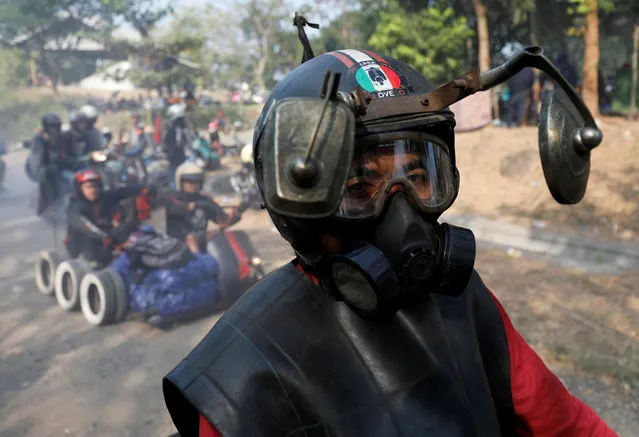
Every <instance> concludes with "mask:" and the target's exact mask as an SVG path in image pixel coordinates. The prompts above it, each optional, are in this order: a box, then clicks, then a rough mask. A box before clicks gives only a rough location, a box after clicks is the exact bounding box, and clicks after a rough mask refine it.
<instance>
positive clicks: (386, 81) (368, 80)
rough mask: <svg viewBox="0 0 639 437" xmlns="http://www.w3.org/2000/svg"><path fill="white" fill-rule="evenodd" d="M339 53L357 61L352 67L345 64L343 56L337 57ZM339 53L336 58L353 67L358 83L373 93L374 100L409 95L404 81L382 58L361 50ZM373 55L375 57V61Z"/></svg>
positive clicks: (341, 51) (340, 51)
mask: <svg viewBox="0 0 639 437" xmlns="http://www.w3.org/2000/svg"><path fill="white" fill-rule="evenodd" d="M337 53H339V54H341V55H342V56H343V55H347V56H348V57H349V58H350V59H352V60H353V61H355V62H354V63H351V65H352V67H351V65H348V63H346V62H344V60H343V59H342V56H337ZM337 53H336V57H338V59H340V60H342V62H344V63H345V64H346V65H347V67H351V71H353V72H354V74H355V80H356V81H357V83H358V84H359V85H360V86H361V87H362V88H363V89H365V90H366V91H368V92H369V93H371V94H372V95H373V97H374V98H378V99H383V98H386V97H396V96H403V95H406V94H408V90H407V89H406V88H404V87H403V86H402V79H401V77H400V76H399V74H397V72H396V71H395V69H394V68H393V67H391V66H390V65H389V64H388V63H386V62H384V59H383V58H382V57H381V56H377V55H376V54H374V53H371V54H370V55H369V54H368V53H366V52H363V51H360V50H339V52H337ZM371 55H375V56H374V57H375V59H373V57H371Z"/></svg>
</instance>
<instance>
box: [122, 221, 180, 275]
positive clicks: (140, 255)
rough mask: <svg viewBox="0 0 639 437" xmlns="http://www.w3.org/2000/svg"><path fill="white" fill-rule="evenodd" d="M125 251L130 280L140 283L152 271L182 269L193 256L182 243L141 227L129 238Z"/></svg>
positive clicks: (149, 227)
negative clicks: (128, 264) (127, 258)
mask: <svg viewBox="0 0 639 437" xmlns="http://www.w3.org/2000/svg"><path fill="white" fill-rule="evenodd" d="M125 251H126V254H127V256H128V257H129V261H130V270H131V273H133V272H137V273H136V274H132V280H133V281H134V282H136V283H137V282H140V281H141V280H142V279H143V278H144V276H145V275H146V274H147V273H148V272H149V271H152V270H171V269H178V268H180V267H184V266H185V265H187V264H188V263H189V262H190V261H192V260H193V254H192V253H191V251H190V250H189V248H188V247H187V246H186V244H184V243H183V242H182V241H180V240H178V239H177V238H173V237H169V236H168V235H163V234H159V233H157V232H155V230H154V229H153V228H152V227H151V226H143V227H142V228H140V230H139V231H136V232H134V233H133V234H131V236H130V237H129V240H128V241H127V243H126V245H125Z"/></svg>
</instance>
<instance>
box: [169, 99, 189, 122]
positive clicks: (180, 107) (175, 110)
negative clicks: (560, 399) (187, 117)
mask: <svg viewBox="0 0 639 437" xmlns="http://www.w3.org/2000/svg"><path fill="white" fill-rule="evenodd" d="M185 113H186V105H185V104H183V103H179V104H176V105H171V106H169V109H167V111H166V114H167V115H168V117H169V119H170V120H171V121H175V120H177V119H178V118H182V117H184V114H185Z"/></svg>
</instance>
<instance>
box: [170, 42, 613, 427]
mask: <svg viewBox="0 0 639 437" xmlns="http://www.w3.org/2000/svg"><path fill="white" fill-rule="evenodd" d="M308 58H310V59H309V60H307V61H306V62H304V63H303V64H302V65H301V66H299V67H298V68H296V69H295V70H294V71H293V72H291V73H289V74H288V75H287V76H286V77H285V78H284V79H283V80H282V81H281V82H280V83H279V84H278V86H277V87H276V88H275V89H274V90H273V92H272V94H271V96H270V97H269V100H268V101H267V102H266V104H265V107H264V110H263V112H262V115H261V117H260V119H259V120H258V122H257V126H256V128H255V133H254V157H255V158H254V163H255V168H256V176H257V180H258V184H259V186H260V190H261V192H262V196H263V198H264V200H265V203H266V205H267V210H268V212H269V214H270V216H271V218H272V220H273V222H274V224H275V226H276V227H277V229H278V230H279V232H280V234H281V235H282V237H284V238H285V239H286V240H287V241H288V242H289V243H290V244H291V246H292V247H293V249H294V250H295V253H296V255H297V257H296V259H295V260H294V261H292V262H291V263H290V264H288V265H285V266H283V267H281V268H280V269H278V270H277V271H275V272H274V273H272V274H270V275H269V276H267V277H266V278H265V279H263V280H262V281H261V282H260V283H258V284H257V285H256V286H255V287H254V288H253V289H252V290H251V291H249V292H248V293H247V295H246V296H244V297H243V298H242V299H240V301H238V302H237V303H236V304H235V305H234V306H233V307H232V308H231V309H230V310H229V311H228V312H227V313H226V314H225V315H224V316H223V317H222V318H221V319H220V320H219V321H218V322H217V323H216V325H215V326H214V327H213V329H212V330H211V331H210V332H209V334H208V335H207V336H206V337H205V338H204V340H203V341H202V342H201V343H200V344H199V345H198V346H197V347H196V349H195V350H194V351H193V352H191V354H190V355H188V356H187V358H186V359H185V360H183V361H182V363H180V364H179V365H178V366H177V367H176V368H175V369H174V370H173V371H172V372H171V373H170V374H169V375H168V376H167V377H166V378H165V379H164V384H163V388H164V395H165V400H166V404H167V407H168V409H169V412H170V413H171V416H172V419H173V421H174V423H175V425H176V427H177V429H178V431H179V433H180V435H181V436H183V437H188V436H224V437H232V436H264V437H267V436H268V437H270V436H278V437H279V436H320V435H321V436H349V437H350V436H353V437H355V436H357V437H359V436H367V437H371V436H384V437H389V436H420V437H423V436H447V437H453V436H459V437H461V436H491V437H492V436H512V435H531V436H557V437H559V436H562V437H565V436H575V437H577V436H593V437H594V436H598V437H599V436H606V437H607V436H614V435H615V433H614V432H613V431H612V430H611V429H610V428H608V427H607V425H606V424H605V423H604V422H603V421H602V420H601V419H600V418H599V417H598V416H597V415H596V414H595V413H594V411H593V410H591V409H590V408H589V407H588V406H586V405H585V404H583V403H582V402H581V401H579V400H578V399H576V398H575V397H573V396H572V395H570V394H569V393H568V391H567V390H566V389H565V387H564V386H563V385H562V383H561V382H560V381H559V379H558V378H557V377H555V376H554V375H553V374H552V373H551V372H550V371H549V370H548V368H547V367H546V366H545V365H544V363H543V362H542V360H541V359H540V358H539V357H538V356H537V354H536V353H535V352H534V351H533V350H532V349H531V348H530V346H528V345H527V344H526V342H525V341H524V340H523V338H522V337H521V336H520V335H519V333H518V332H517V331H516V330H515V328H514V327H513V325H512V323H511V321H510V320H509V318H508V316H507V314H506V312H505V311H504V308H503V307H502V306H501V305H500V303H499V302H498V300H497V298H496V297H495V296H494V295H493V294H492V292H491V291H490V290H489V289H488V288H487V287H486V286H485V285H484V284H483V282H482V280H481V279H480V277H479V275H478V274H477V272H475V271H474V270H473V265H474V259H475V240H474V237H473V234H472V232H471V231H469V230H466V229H461V228H457V227H454V226H450V225H447V224H440V223H438V218H439V217H440V215H441V214H442V213H443V212H444V211H445V210H446V209H448V208H449V207H450V206H451V204H452V203H453V202H454V200H455V198H456V196H457V194H458V191H459V185H460V177H459V172H458V171H457V169H456V166H455V142H454V140H455V137H454V126H455V119H454V115H453V113H452V112H451V111H450V110H449V109H448V108H444V109H439V110H436V111H430V112H427V111H423V112H417V111H412V112H411V110H409V109H410V108H409V107H408V106H407V107H406V108H407V109H405V112H404V113H403V114H401V115H397V112H398V111H399V109H395V114H394V115H393V116H392V117H389V116H380V117H375V112H374V111H369V114H367V117H366V118H363V117H360V118H358V119H357V122H356V124H355V126H354V134H355V142H354V153H353V155H352V160H351V161H350V162H351V164H350V166H349V172H348V174H347V177H346V178H345V181H346V183H345V187H344V188H343V190H342V191H341V192H340V193H341V198H340V200H339V207H338V208H337V210H336V212H335V213H333V214H331V215H329V216H327V217H324V218H292V217H288V216H285V215H283V214H282V213H279V212H276V211H275V210H274V207H273V206H269V205H273V202H269V196H268V193H266V194H265V184H266V182H265V181H267V180H269V178H271V176H272V173H268V172H267V171H265V170H266V169H267V168H270V167H268V166H267V165H266V164H265V162H267V161H268V160H273V159H279V158H278V157H280V156H282V155H284V154H286V153H288V152H287V150H286V147H287V146H286V144H285V142H284V143H283V142H281V141H280V143H279V146H278V147H279V148H276V146H275V142H274V138H289V140H290V141H291V144H292V142H293V140H292V138H293V137H294V135H299V132H298V133H296V132H294V131H293V130H292V131H290V132H282V129H283V127H282V126H283V125H282V124H278V125H277V128H275V127H274V126H275V124H276V123H279V122H280V121H281V120H280V121H278V119H282V117H283V116H282V115H281V114H275V112H276V111H275V110H273V108H274V107H277V105H278V104H280V103H282V102H285V101H286V100H285V99H290V100H291V101H293V100H294V99H305V98H312V97H317V96H318V95H319V94H320V90H321V89H322V80H323V77H324V73H325V72H326V71H331V72H336V73H339V74H341V82H339V92H342V93H350V95H357V93H358V92H359V91H358V89H360V90H361V89H363V90H365V91H368V93H369V98H371V97H372V98H373V100H379V99H381V100H383V105H378V107H380V106H386V107H388V108H394V107H397V103H394V102H393V101H394V99H395V98H397V97H403V96H410V95H423V94H425V93H429V92H431V91H433V90H434V87H433V86H432V84H431V83H430V82H429V81H428V80H427V79H425V78H424V77H423V76H421V75H420V74H419V73H418V72H416V71H415V70H414V69H412V68H411V67H409V66H408V65H406V64H404V63H402V62H399V61H397V60H395V59H393V58H390V57H388V56H384V55H381V54H378V53H374V52H369V51H357V50H341V51H338V52H331V53H326V54H322V55H320V56H318V57H315V58H313V57H312V56H309V57H308ZM324 84H326V82H325V83H324ZM418 102H419V100H418ZM428 103H429V102H428V101H426V100H424V99H423V100H422V104H423V105H427V104H428ZM431 103H432V102H431ZM394 105H395V106H394ZM298 114H299V116H298V117H299V118H300V119H303V118H304V117H305V116H306V114H303V113H300V112H298ZM323 114H324V113H322V117H323ZM321 120H322V118H320V122H319V123H320V124H321V123H322V121H321ZM300 125H301V124H300ZM318 130H319V128H318ZM316 135H317V131H315V135H314V137H315V136H316ZM291 147H293V146H292V145H291ZM318 147H319V146H318ZM323 147H330V145H328V146H327V145H326V144H325V145H324V146H323ZM318 153H320V152H318ZM309 154H310V152H309ZM335 160H338V155H335V156H334V158H333V161H335ZM331 165H333V164H332V163H331V160H330V159H327V160H324V161H321V164H319V165H317V168H320V169H321V168H327V167H330V166H331ZM296 166H298V164H295V165H293V166H292V167H296ZM303 170H304V171H303V172H301V173H305V172H307V171H308V167H305V168H304V169H303ZM269 171H273V170H272V169H271V170H269ZM275 171H279V170H275ZM282 174H284V173H281V174H280V177H279V179H277V178H275V177H273V180H276V179H277V180H278V181H279V180H280V179H281V177H282V176H281V175H282ZM307 179H309V180H310V179H313V178H312V177H309V178H307ZM318 192H319V191H318ZM320 194H321V193H320ZM291 197H295V196H291Z"/></svg>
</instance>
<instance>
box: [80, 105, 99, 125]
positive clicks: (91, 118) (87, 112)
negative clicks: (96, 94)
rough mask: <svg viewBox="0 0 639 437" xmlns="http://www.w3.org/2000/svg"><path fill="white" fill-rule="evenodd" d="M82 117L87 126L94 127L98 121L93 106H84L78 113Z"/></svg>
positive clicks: (96, 112)
mask: <svg viewBox="0 0 639 437" xmlns="http://www.w3.org/2000/svg"><path fill="white" fill-rule="evenodd" d="M78 114H80V115H81V116H83V117H86V119H87V121H88V122H89V124H91V125H94V124H95V122H96V121H98V110H97V109H96V108H95V106H93V105H84V106H82V107H81V108H80V110H79V111H78Z"/></svg>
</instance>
